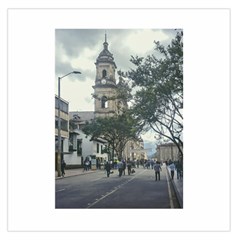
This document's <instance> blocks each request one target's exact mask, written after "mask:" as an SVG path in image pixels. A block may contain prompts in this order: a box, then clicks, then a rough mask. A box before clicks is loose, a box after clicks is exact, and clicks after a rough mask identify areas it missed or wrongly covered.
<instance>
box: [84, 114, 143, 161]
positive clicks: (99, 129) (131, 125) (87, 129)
mask: <svg viewBox="0 0 240 240" xmlns="http://www.w3.org/2000/svg"><path fill="white" fill-rule="evenodd" d="M137 126H138V125H137V123H136V120H134V119H133V118H132V117H131V115H130V114H129V113H128V111H124V112H123V113H122V114H121V115H115V116H113V117H106V118H96V119H94V120H93V121H92V122H87V123H86V125H85V126H84V128H83V132H84V133H85V134H86V135H87V136H91V140H94V139H97V138H99V137H101V138H103V139H105V140H107V142H108V144H109V145H108V152H109V151H110V150H111V151H112V157H113V156H114V153H116V155H117V157H118V159H121V158H122V154H123V150H124V147H125V145H126V143H127V142H128V141H129V140H139V132H140V129H139V128H138V127H137Z"/></svg>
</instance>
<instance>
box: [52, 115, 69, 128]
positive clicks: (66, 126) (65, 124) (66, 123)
mask: <svg viewBox="0 0 240 240" xmlns="http://www.w3.org/2000/svg"><path fill="white" fill-rule="evenodd" d="M60 121H61V130H63V131H68V121H66V120H64V119H62V118H61V119H60ZM55 128H58V117H55Z"/></svg>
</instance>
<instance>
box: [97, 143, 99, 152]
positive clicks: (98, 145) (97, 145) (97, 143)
mask: <svg viewBox="0 0 240 240" xmlns="http://www.w3.org/2000/svg"><path fill="white" fill-rule="evenodd" d="M97 153H99V143H97Z"/></svg>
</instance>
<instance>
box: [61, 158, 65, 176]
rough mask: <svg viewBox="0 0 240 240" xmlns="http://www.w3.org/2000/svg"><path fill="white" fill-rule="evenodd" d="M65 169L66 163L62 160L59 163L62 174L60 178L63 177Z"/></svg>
mask: <svg viewBox="0 0 240 240" xmlns="http://www.w3.org/2000/svg"><path fill="white" fill-rule="evenodd" d="M65 167H66V163H65V161H64V160H62V162H61V172H62V177H64V176H65Z"/></svg>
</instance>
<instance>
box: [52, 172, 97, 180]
mask: <svg viewBox="0 0 240 240" xmlns="http://www.w3.org/2000/svg"><path fill="white" fill-rule="evenodd" d="M95 172H96V171H87V172H79V173H74V174H72V175H69V176H65V177H55V180H60V179H64V178H69V177H75V176H81V175H86V174H90V173H95Z"/></svg>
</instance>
